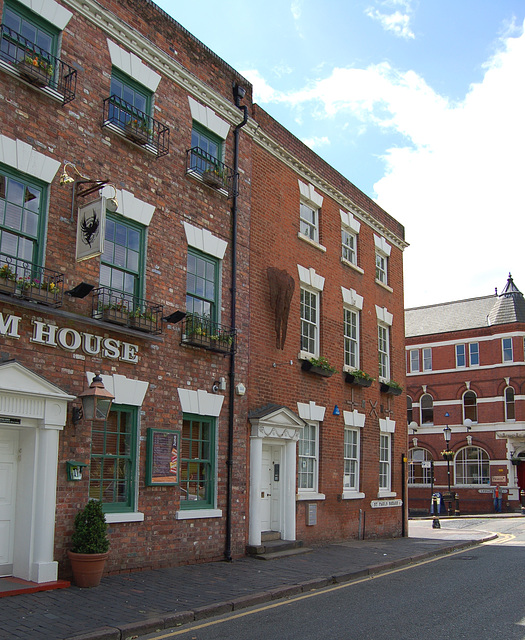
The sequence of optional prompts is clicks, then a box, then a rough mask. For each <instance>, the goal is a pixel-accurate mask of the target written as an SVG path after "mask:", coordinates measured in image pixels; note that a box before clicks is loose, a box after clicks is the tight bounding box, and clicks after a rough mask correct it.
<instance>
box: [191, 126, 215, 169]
mask: <svg viewBox="0 0 525 640" xmlns="http://www.w3.org/2000/svg"><path fill="white" fill-rule="evenodd" d="M191 146H192V148H193V147H199V149H201V150H202V151H204V152H205V153H207V154H209V155H210V156H211V157H212V158H215V159H216V160H219V161H221V160H222V140H221V138H219V136H216V135H214V134H213V133H212V132H211V131H210V130H209V129H206V128H205V127H203V126H201V125H199V124H197V123H196V122H194V123H193V128H192V131H191Z"/></svg>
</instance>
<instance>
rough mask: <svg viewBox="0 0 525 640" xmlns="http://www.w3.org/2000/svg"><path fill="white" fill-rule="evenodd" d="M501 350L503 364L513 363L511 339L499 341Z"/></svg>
mask: <svg viewBox="0 0 525 640" xmlns="http://www.w3.org/2000/svg"><path fill="white" fill-rule="evenodd" d="M501 348H502V352H503V362H513V360H514V356H513V352H512V338H503V339H502V340H501Z"/></svg>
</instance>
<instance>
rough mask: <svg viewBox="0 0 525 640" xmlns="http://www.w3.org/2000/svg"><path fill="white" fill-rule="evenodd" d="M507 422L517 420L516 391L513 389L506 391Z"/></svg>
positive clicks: (509, 388)
mask: <svg viewBox="0 0 525 640" xmlns="http://www.w3.org/2000/svg"><path fill="white" fill-rule="evenodd" d="M505 420H507V421H508V422H510V421H512V420H516V412H515V405H514V389H513V388H512V387H507V388H506V389H505Z"/></svg>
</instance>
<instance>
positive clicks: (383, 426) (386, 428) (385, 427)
mask: <svg viewBox="0 0 525 640" xmlns="http://www.w3.org/2000/svg"><path fill="white" fill-rule="evenodd" d="M379 430H380V431H382V432H383V433H395V430H396V421H395V420H391V419H390V418H388V417H387V418H379Z"/></svg>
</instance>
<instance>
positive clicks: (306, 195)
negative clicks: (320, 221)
mask: <svg viewBox="0 0 525 640" xmlns="http://www.w3.org/2000/svg"><path fill="white" fill-rule="evenodd" d="M297 182H298V183H299V191H300V193H301V200H304V202H306V203H307V204H311V205H313V206H314V207H315V208H316V209H320V208H321V207H322V206H323V196H322V195H321V194H320V193H317V191H316V190H315V187H314V186H313V185H312V184H306V183H305V182H301V180H298V181H297Z"/></svg>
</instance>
